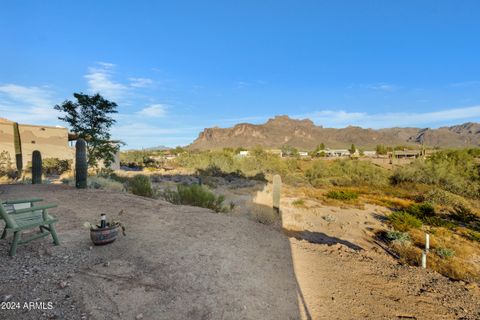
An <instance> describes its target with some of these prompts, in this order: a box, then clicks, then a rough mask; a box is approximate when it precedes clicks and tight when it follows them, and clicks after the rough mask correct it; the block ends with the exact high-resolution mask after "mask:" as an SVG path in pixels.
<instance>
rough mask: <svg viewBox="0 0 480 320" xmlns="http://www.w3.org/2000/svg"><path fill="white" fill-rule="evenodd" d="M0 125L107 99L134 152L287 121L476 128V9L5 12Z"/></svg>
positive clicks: (119, 132) (59, 4) (354, 6)
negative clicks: (79, 97) (78, 99)
mask: <svg viewBox="0 0 480 320" xmlns="http://www.w3.org/2000/svg"><path fill="white" fill-rule="evenodd" d="M0 6H1V8H0V40H1V42H0V43H1V45H0V49H1V50H0V117H5V118H8V119H11V120H14V121H18V122H20V123H38V124H51V125H62V123H61V122H60V121H59V120H57V116H58V114H57V112H56V111H55V110H53V105H55V104H57V103H60V102H62V101H64V100H65V99H72V98H73V97H72V93H73V92H80V91H82V92H85V93H94V92H100V93H101V94H102V95H104V96H105V97H106V98H107V99H110V100H113V101H115V102H117V103H118V105H119V114H118V116H117V120H118V124H117V125H116V127H115V128H114V129H113V134H114V137H115V138H119V139H122V140H124V141H125V142H127V144H128V145H127V148H141V147H149V146H156V145H167V146H176V145H185V144H188V143H190V142H191V141H192V140H193V139H195V138H196V137H197V135H198V133H199V132H200V131H201V130H202V129H203V128H205V127H211V126H220V127H228V126H231V125H233V124H235V123H238V122H252V123H262V122H264V121H265V120H267V119H268V118H270V117H272V116H274V115H278V114H287V115H290V116H291V117H295V118H306V117H309V118H311V119H312V120H313V121H314V122H315V123H316V124H318V125H323V126H325V127H344V126H347V125H359V126H362V127H372V128H381V127H390V126H415V127H438V126H443V125H450V124H458V123H463V122H466V121H480V41H478V38H479V35H480V2H479V1H281V0H276V1H267V0H261V1H258V0H257V1H228V0H223V1H21V0H18V1H3V2H2V3H1V4H0Z"/></svg>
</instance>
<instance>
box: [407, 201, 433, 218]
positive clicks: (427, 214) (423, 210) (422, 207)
mask: <svg viewBox="0 0 480 320" xmlns="http://www.w3.org/2000/svg"><path fill="white" fill-rule="evenodd" d="M406 211H407V212H408V213H409V214H411V215H413V216H415V217H417V218H419V219H420V220H427V219H428V218H431V217H435V215H436V213H435V208H434V207H433V206H432V205H431V204H430V203H428V202H425V203H414V204H412V205H411V206H409V207H408V208H407V209H406Z"/></svg>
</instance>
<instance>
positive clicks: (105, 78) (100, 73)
mask: <svg viewBox="0 0 480 320" xmlns="http://www.w3.org/2000/svg"><path fill="white" fill-rule="evenodd" d="M115 67H116V66H115V65H114V64H113V63H108V62H98V63H97V66H95V67H90V68H88V73H87V74H86V75H85V76H84V77H85V79H87V83H88V91H89V92H90V93H100V94H101V95H103V96H104V97H105V98H107V99H111V100H113V101H115V102H118V101H121V100H123V99H125V97H126V96H127V95H128V94H129V91H130V87H129V86H128V85H125V84H122V83H120V82H115V81H114V80H113V79H112V76H113V74H114V69H115Z"/></svg>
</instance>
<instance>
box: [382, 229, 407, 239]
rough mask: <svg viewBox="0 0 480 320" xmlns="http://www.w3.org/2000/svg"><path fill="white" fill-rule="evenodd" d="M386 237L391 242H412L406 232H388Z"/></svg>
mask: <svg viewBox="0 0 480 320" xmlns="http://www.w3.org/2000/svg"><path fill="white" fill-rule="evenodd" d="M385 236H386V238H387V239H388V240H389V241H399V242H409V241H410V236H409V235H408V233H406V232H400V231H388V232H387V233H386V235H385Z"/></svg>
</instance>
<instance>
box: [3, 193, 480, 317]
mask: <svg viewBox="0 0 480 320" xmlns="http://www.w3.org/2000/svg"><path fill="white" fill-rule="evenodd" d="M0 192H3V193H2V194H0V198H1V199H7V198H22V197H32V196H40V197H43V198H45V199H47V202H54V203H58V204H59V207H58V208H57V209H54V210H52V214H53V215H55V216H57V217H58V218H59V219H60V222H59V223H58V232H59V236H60V240H61V241H62V245H61V246H53V245H52V244H51V240H50V239H47V238H44V239H41V240H37V241H34V242H31V243H29V244H27V245H23V246H20V247H19V249H18V253H17V256H16V257H14V258H10V257H8V256H7V251H8V245H9V244H8V241H0V257H1V258H0V270H1V272H0V281H1V282H0V283H1V287H0V299H3V300H8V301H10V302H11V301H17V302H21V303H22V304H23V302H25V301H35V299H36V301H40V302H41V301H51V302H53V306H54V308H53V309H52V310H30V311H28V310H26V309H19V310H0V319H4V318H5V319H42V318H43V319H48V318H50V319H52V318H54V319H142V318H143V319H358V318H364V319H402V318H404V319H406V318H407V319H408V318H410V319H478V318H480V302H479V301H480V299H479V298H480V293H479V289H478V286H477V285H476V284H465V283H461V282H452V281H450V280H448V279H446V278H444V277H442V276H440V275H438V274H437V273H435V272H431V271H428V270H421V269H419V268H415V267H408V266H402V265H399V264H398V263H397V261H396V260H394V259H393V258H392V257H390V256H389V255H388V254H386V253H385V252H384V251H383V250H382V249H380V247H378V246H377V245H376V244H375V243H373V242H372V238H371V234H372V232H373V231H374V230H375V229H376V228H381V227H382V221H381V216H382V214H383V213H382V210H383V209H381V208H378V207H366V209H365V210H359V209H339V208H330V207H317V208H311V209H298V208H294V207H291V206H289V203H290V202H291V201H292V199H288V198H286V199H284V200H283V202H282V204H283V206H284V209H283V219H282V227H283V228H280V227H275V226H265V225H262V224H259V223H257V222H254V221H252V220H250V219H248V218H247V217H245V216H244V215H242V212H241V211H242V210H243V209H241V208H243V206H242V203H243V204H245V207H248V206H247V205H246V202H248V201H249V200H248V192H247V191H245V190H241V189H238V190H236V191H234V192H235V193H238V194H239V195H242V197H240V198H235V197H234V196H233V195H232V194H229V195H227V196H230V197H232V199H240V200H238V201H239V202H238V204H237V209H236V210H235V212H233V213H232V214H229V215H225V214H216V213H213V212H210V211H209V210H205V209H201V208H193V207H187V206H173V205H170V204H168V203H165V202H163V201H160V200H152V199H145V198H141V197H137V196H133V195H129V194H122V193H111V192H106V191H99V190H76V189H72V188H70V187H66V186H61V185H38V186H30V185H28V186H27V185H25V186H23V185H18V186H0ZM254 196H256V197H254V198H252V197H250V198H251V199H250V201H257V202H258V203H259V204H261V203H262V201H263V202H267V200H265V199H268V186H267V189H266V190H260V191H259V193H257V194H256V195H254ZM262 199H263V200H262ZM242 201H243V202H242ZM264 204H265V205H268V203H264ZM239 208H240V209H239ZM120 210H124V211H125V215H124V216H123V218H122V220H123V222H124V223H125V224H126V225H127V228H128V229H127V236H126V237H120V238H119V239H118V240H117V241H116V242H114V243H113V244H111V245H108V246H103V247H91V243H90V240H89V235H88V231H87V230H84V229H82V224H83V222H84V221H87V220H90V221H92V222H93V221H96V220H97V219H98V217H99V214H100V213H102V212H105V213H107V214H108V215H112V214H115V213H117V212H119V211H120ZM282 230H283V231H284V232H282Z"/></svg>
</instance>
